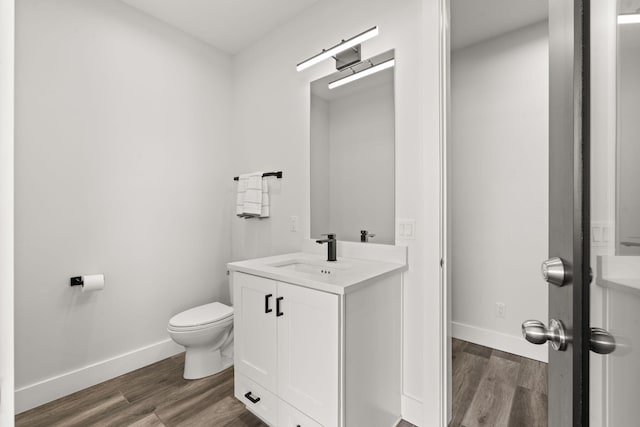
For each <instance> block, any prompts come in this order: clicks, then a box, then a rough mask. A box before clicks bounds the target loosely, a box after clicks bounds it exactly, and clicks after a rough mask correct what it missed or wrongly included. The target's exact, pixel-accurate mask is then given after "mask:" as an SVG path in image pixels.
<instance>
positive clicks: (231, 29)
mask: <svg viewBox="0 0 640 427" xmlns="http://www.w3.org/2000/svg"><path fill="white" fill-rule="evenodd" d="M121 1H123V2H124V3H127V4H129V5H131V6H133V7H135V8H136V9H139V10H141V11H142V12H145V13H147V14H149V15H151V16H153V17H155V18H157V19H159V20H160V21H163V22H166V23H167V24H170V25H172V26H174V27H177V28H179V29H181V30H182V31H184V32H186V33H188V34H190V35H192V36H194V37H196V38H198V39H200V40H202V41H204V42H206V43H208V44H210V45H212V46H214V47H216V48H218V49H221V50H223V51H225V52H228V53H231V54H235V53H237V52H239V51H241V50H242V49H243V48H245V47H247V46H250V45H251V44H253V43H255V42H256V41H257V40H259V39H260V38H261V37H263V36H264V35H265V34H267V33H269V32H270V31H272V30H274V29H275V28H277V27H279V26H280V25H282V24H284V23H285V22H287V21H288V20H290V19H291V18H293V17H294V16H295V15H297V14H299V13H300V12H302V11H303V10H304V9H306V8H308V7H310V6H311V5H313V4H314V3H316V2H317V1H318V0H269V1H265V0H262V1H256V0H121Z"/></svg>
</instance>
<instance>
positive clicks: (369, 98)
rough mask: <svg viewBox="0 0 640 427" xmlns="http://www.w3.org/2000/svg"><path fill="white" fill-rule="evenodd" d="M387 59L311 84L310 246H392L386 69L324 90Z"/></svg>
mask: <svg viewBox="0 0 640 427" xmlns="http://www.w3.org/2000/svg"><path fill="white" fill-rule="evenodd" d="M393 58H394V52H393V50H391V51H388V52H385V53H383V54H380V55H377V56H375V57H373V58H370V59H369V60H365V61H362V62H360V63H359V64H357V65H356V66H354V67H353V69H351V68H349V69H345V70H342V71H340V72H336V73H333V74H331V75H329V76H326V77H324V78H321V79H318V80H316V81H314V82H312V83H311V238H313V239H318V238H320V237H321V235H322V234H326V233H336V234H337V238H338V240H346V241H357V242H361V241H367V242H370V243H384V244H394V243H395V103H394V67H390V68H387V69H384V70H382V71H379V72H376V73H373V74H370V75H368V76H366V77H363V78H361V79H358V80H355V81H352V82H350V83H348V84H345V85H342V86H340V87H336V88H334V89H329V87H328V86H329V83H331V82H334V81H336V80H339V79H341V78H344V77H346V76H349V75H352V74H355V73H358V72H362V71H365V70H366V69H368V68H370V67H373V66H376V65H378V64H382V63H387V64H391V63H393V62H387V61H391V60H392V59H393Z"/></svg>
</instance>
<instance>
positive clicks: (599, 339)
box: [589, 328, 616, 354]
mask: <svg viewBox="0 0 640 427" xmlns="http://www.w3.org/2000/svg"><path fill="white" fill-rule="evenodd" d="M589 349H590V350H591V351H593V352H594V353H598V354H609V353H613V351H614V350H615V349H616V340H615V339H614V338H613V335H611V334H610V333H609V332H608V331H606V330H604V329H602V328H591V340H590V341H589Z"/></svg>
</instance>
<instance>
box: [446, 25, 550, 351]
mask: <svg viewBox="0 0 640 427" xmlns="http://www.w3.org/2000/svg"><path fill="white" fill-rule="evenodd" d="M451 67H452V77H451V79H452V80H451V93H452V139H451V157H450V165H452V166H451V167H452V170H451V176H452V179H451V182H450V185H451V186H452V201H451V209H452V221H453V224H452V228H453V243H452V251H453V255H452V256H453V260H452V269H453V270H452V295H453V300H452V320H453V335H454V336H458V337H459V338H463V339H467V340H470V341H473V342H476V343H479V344H483V345H487V346H491V347H494V348H499V349H501V350H505V351H509V352H512V353H516V354H521V355H524V356H528V357H533V358H537V359H540V360H546V354H547V349H546V346H533V345H530V344H528V343H527V342H526V341H524V340H523V339H522V337H521V332H520V329H521V323H522V321H524V320H527V319H540V320H546V319H547V285H546V284H545V283H544V282H543V280H542V278H541V277H540V263H541V262H542V261H544V260H545V259H546V258H547V251H548V218H547V216H548V35H547V24H546V22H543V23H539V24H535V25H533V26H529V27H526V28H523V29H521V30H518V31H514V32H511V33H508V34H505V35H503V36H500V37H496V38H493V39H491V40H488V41H486V42H482V43H479V44H476V45H473V46H470V47H467V48H464V49H460V50H458V51H455V52H453V54H452V59H451ZM497 302H499V303H503V304H506V316H505V318H498V317H496V308H495V304H496V303H497Z"/></svg>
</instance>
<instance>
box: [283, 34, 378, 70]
mask: <svg viewBox="0 0 640 427" xmlns="http://www.w3.org/2000/svg"><path fill="white" fill-rule="evenodd" d="M377 35H378V26H375V27H372V28H369V29H368V30H367V31H364V32H362V33H360V34H358V35H356V36H353V37H351V38H350V39H349V40H343V41H342V42H341V43H339V44H337V45H335V46H333V47H331V48H329V49H323V50H322V52H320V53H319V54H317V55H315V56H312V57H311V58H309V59H306V60H304V61H302V62H301V63H299V64H298V65H297V66H296V70H298V71H302V70H304V69H306V68H309V67H311V66H312V65H316V64H317V63H319V62H322V61H324V60H325V59H327V58H331V57H332V56H335V55H337V54H338V53H340V52H343V51H345V50H347V49H350V48H352V47H354V46H357V45H359V44H360V43H362V42H363V41H365V40H369V39H370V38H372V37H375V36H377Z"/></svg>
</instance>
